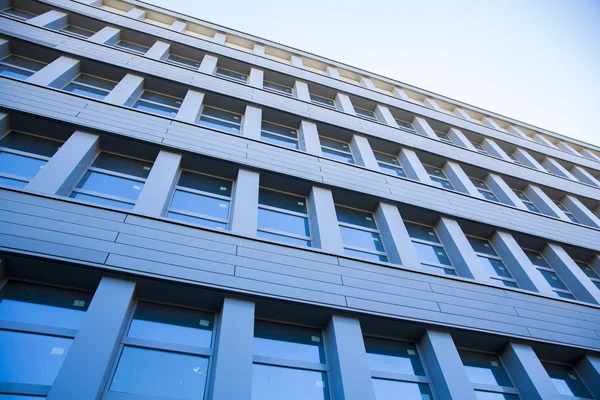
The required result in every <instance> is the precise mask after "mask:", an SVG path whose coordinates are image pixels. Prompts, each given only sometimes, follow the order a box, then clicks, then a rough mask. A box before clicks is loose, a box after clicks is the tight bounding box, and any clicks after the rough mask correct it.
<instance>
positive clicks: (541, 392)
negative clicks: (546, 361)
mask: <svg viewBox="0 0 600 400" xmlns="http://www.w3.org/2000/svg"><path fill="white" fill-rule="evenodd" d="M501 359H502V364H504V367H505V368H506V370H507V371H508V373H509V374H510V377H511V378H512V380H513V382H514V383H515V385H516V386H517V387H518V388H519V391H520V392H521V397H522V398H523V399H527V400H561V399H562V398H563V397H562V396H561V395H560V393H559V392H558V390H557V389H556V387H555V386H554V383H552V380H551V379H550V377H549V376H548V373H547V372H546V369H545V368H544V366H543V365H542V363H541V362H540V360H539V358H538V357H537V355H536V354H535V352H534V351H533V349H532V348H531V346H529V345H526V344H521V343H514V342H510V343H509V344H508V345H507V346H506V348H505V349H504V351H503V352H502V354H501Z"/></svg>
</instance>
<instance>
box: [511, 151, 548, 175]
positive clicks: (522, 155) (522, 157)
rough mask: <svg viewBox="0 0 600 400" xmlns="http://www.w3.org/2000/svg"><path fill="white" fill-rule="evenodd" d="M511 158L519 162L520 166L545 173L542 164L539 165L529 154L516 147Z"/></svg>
mask: <svg viewBox="0 0 600 400" xmlns="http://www.w3.org/2000/svg"><path fill="white" fill-rule="evenodd" d="M513 156H515V158H516V159H517V160H519V161H521V164H523V165H526V166H528V167H530V168H533V169H537V170H538V171H542V172H546V168H544V167H542V164H540V163H539V162H538V160H536V159H535V158H533V157H532V156H531V154H529V153H528V152H527V151H525V150H523V149H520V148H518V147H517V148H516V149H515V151H513Z"/></svg>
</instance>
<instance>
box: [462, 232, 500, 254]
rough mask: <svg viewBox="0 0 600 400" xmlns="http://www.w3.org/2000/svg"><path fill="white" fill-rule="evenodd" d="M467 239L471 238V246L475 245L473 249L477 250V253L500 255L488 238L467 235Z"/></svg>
mask: <svg viewBox="0 0 600 400" xmlns="http://www.w3.org/2000/svg"><path fill="white" fill-rule="evenodd" d="M467 239H469V243H471V247H473V250H475V251H476V252H477V253H483V254H488V255H490V256H497V255H498V254H496V252H495V251H494V248H493V247H492V245H491V244H490V242H489V241H488V240H485V239H479V238H475V237H472V236H467Z"/></svg>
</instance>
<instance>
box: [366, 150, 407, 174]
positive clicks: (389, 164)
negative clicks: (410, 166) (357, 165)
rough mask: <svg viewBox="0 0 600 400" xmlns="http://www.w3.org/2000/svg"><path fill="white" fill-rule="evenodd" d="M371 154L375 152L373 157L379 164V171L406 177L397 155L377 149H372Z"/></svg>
mask: <svg viewBox="0 0 600 400" xmlns="http://www.w3.org/2000/svg"><path fill="white" fill-rule="evenodd" d="M373 154H375V159H376V160H377V164H379V168H380V169H381V172H384V173H386V174H390V175H396V176H401V177H402V178H406V174H405V173H404V169H403V168H402V165H400V161H399V160H398V157H396V156H393V155H391V154H386V153H380V152H378V151H374V152H373Z"/></svg>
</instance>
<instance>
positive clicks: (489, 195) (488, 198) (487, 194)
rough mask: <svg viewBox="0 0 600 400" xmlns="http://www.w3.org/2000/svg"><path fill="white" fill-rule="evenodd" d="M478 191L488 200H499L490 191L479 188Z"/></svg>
mask: <svg viewBox="0 0 600 400" xmlns="http://www.w3.org/2000/svg"><path fill="white" fill-rule="evenodd" d="M479 193H481V195H482V196H483V197H484V198H485V199H486V200H490V201H495V202H499V201H500V200H498V198H497V197H496V195H495V194H494V193H492V192H488V191H485V190H480V191H479Z"/></svg>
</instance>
